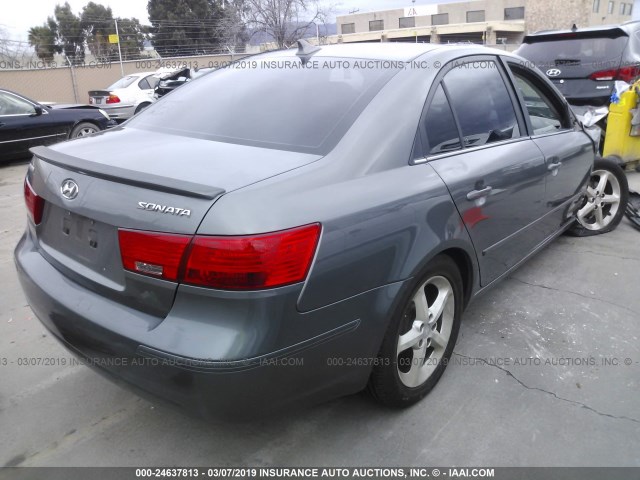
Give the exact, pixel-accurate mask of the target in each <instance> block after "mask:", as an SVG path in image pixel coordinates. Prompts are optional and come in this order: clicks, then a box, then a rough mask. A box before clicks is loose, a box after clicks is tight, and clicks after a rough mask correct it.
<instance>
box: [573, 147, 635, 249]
mask: <svg viewBox="0 0 640 480" xmlns="http://www.w3.org/2000/svg"><path fill="white" fill-rule="evenodd" d="M628 201H629V184H628V183H627V176H626V175H625V173H624V170H623V169H622V168H621V167H620V166H619V165H618V164H617V163H616V161H615V160H611V159H608V158H596V160H595V162H594V164H593V171H592V172H591V177H590V178H589V183H588V185H587V192H586V195H585V198H584V200H583V201H582V204H581V206H580V208H579V209H578V211H577V213H576V223H575V224H574V225H573V227H571V229H570V230H569V233H570V234H572V235H576V236H579V237H585V236H589V235H598V234H600V233H607V232H610V231H612V230H614V229H615V228H616V227H617V226H618V224H619V223H620V221H621V220H622V217H623V216H624V210H625V208H626V206H627V202H628Z"/></svg>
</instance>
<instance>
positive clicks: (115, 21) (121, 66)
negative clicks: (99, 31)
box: [113, 19, 124, 77]
mask: <svg viewBox="0 0 640 480" xmlns="http://www.w3.org/2000/svg"><path fill="white" fill-rule="evenodd" d="M113 23H115V24H116V37H118V56H119V57H120V73H122V76H123V77H124V66H123V65H122V50H121V49H120V33H119V32H118V20H116V19H114V20H113Z"/></svg>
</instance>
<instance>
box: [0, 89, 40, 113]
mask: <svg viewBox="0 0 640 480" xmlns="http://www.w3.org/2000/svg"><path fill="white" fill-rule="evenodd" d="M34 112H35V108H34V107H33V105H31V104H30V103H29V102H27V101H25V100H23V99H21V98H19V97H16V96H15V95H11V94H9V93H5V92H0V115H31V114H32V113H34Z"/></svg>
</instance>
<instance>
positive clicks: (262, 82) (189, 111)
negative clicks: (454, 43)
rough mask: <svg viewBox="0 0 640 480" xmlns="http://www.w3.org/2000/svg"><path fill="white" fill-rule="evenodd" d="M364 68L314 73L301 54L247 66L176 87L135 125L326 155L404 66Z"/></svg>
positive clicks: (327, 63) (324, 61)
mask: <svg viewBox="0 0 640 480" xmlns="http://www.w3.org/2000/svg"><path fill="white" fill-rule="evenodd" d="M313 61H314V60H311V61H310V62H313ZM309 65H312V66H313V65H314V64H313V63H309ZM360 65H361V64H357V63H356V61H354V60H348V59H343V58H330V57H323V58H320V59H318V60H317V65H315V66H313V68H310V67H307V68H304V67H303V66H302V65H301V61H300V59H299V58H298V57H295V56H294V57H290V56H286V57H285V56H282V57H262V58H259V59H258V58H256V59H249V60H244V61H240V62H238V63H237V64H234V65H233V66H232V67H229V68H223V69H219V70H217V71H214V72H211V73H210V74H207V75H205V76H203V77H201V78H199V79H198V80H197V81H193V82H189V83H188V84H186V85H185V86H184V87H181V88H179V89H176V90H175V91H173V92H172V94H171V95H168V96H167V97H166V98H163V100H162V102H158V103H157V104H154V105H152V106H151V107H149V108H147V109H145V110H144V111H143V112H142V113H141V114H140V115H136V116H135V117H134V118H132V119H131V120H130V122H129V125H130V126H131V127H135V128H144V129H149V130H154V131H162V132H165V133H171V134H174V135H182V136H189V137H194V138H201V139H207V140H215V141H221V142H227V143H238V144H242V145H250V146H257V147H265V148H274V149H280V150H290V151H298V152H306V153H318V154H324V153H327V152H328V151H330V150H331V149H332V148H333V146H335V144H337V142H338V141H339V140H340V139H341V138H342V136H343V135H344V134H345V133H346V131H347V130H348V128H349V127H350V126H351V124H352V123H353V122H354V121H355V119H356V118H357V117H358V116H359V115H360V113H361V112H362V110H363V109H364V108H365V107H366V106H367V104H368V103H369V102H370V101H371V100H372V99H373V97H374V96H375V95H376V94H377V93H378V92H379V91H380V89H381V88H382V86H383V85H384V84H385V83H386V82H387V81H388V80H389V79H390V78H391V77H392V76H393V75H394V74H395V73H397V72H398V71H399V68H400V67H398V69H394V68H383V67H387V65H381V66H380V67H379V68H378V67H376V66H374V67H372V68H362V66H360Z"/></svg>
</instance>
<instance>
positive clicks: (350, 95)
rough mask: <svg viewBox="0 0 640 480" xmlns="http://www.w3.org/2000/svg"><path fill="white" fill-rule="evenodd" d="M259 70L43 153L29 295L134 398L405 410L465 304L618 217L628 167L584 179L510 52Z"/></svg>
mask: <svg viewBox="0 0 640 480" xmlns="http://www.w3.org/2000/svg"><path fill="white" fill-rule="evenodd" d="M312 58H313V60H314V61H317V65H318V68H305V65H307V62H309V61H310V59H312ZM255 59H256V62H255V67H254V66H253V65H251V66H247V67H242V66H241V65H240V66H238V68H234V69H218V70H216V71H214V72H212V73H210V74H208V75H206V76H204V77H203V78H201V79H199V80H198V81H195V82H191V83H189V84H188V85H186V86H185V87H183V88H178V89H177V90H175V91H174V92H173V93H171V94H170V95H167V96H166V97H165V98H164V99H162V100H161V101H159V102H157V103H156V104H154V105H152V106H150V107H149V108H148V109H146V110H144V111H143V112H141V113H140V114H139V115H136V116H135V117H134V118H132V119H131V120H130V121H128V122H126V123H125V124H124V125H122V126H121V127H119V128H117V129H115V131H113V132H111V133H109V134H108V135H98V136H94V137H92V138H89V139H87V140H86V141H82V142H72V143H70V144H63V145H57V146H55V147H52V148H46V147H41V148H36V149H34V150H33V153H34V159H33V162H32V166H31V168H30V169H29V170H28V172H27V176H26V178H25V200H26V203H27V206H28V216H29V220H28V222H27V228H26V231H25V234H24V236H23V237H22V239H21V240H20V242H19V244H18V245H17V247H16V250H15V261H16V265H17V269H18V273H19V278H20V281H21V284H22V287H23V289H24V291H25V294H26V297H27V299H28V302H29V304H30V306H31V308H32V309H33V311H34V313H35V315H36V316H37V317H38V318H39V319H40V320H41V322H42V323H43V324H44V326H45V327H46V328H47V329H48V330H49V331H50V332H51V333H52V335H54V336H55V337H56V338H57V339H59V340H60V341H61V343H62V344H63V345H65V346H66V347H68V348H69V350H70V351H72V352H73V353H74V354H75V355H78V356H80V357H81V358H83V359H87V360H88V361H87V362H86V364H87V365H88V366H91V367H94V368H96V369H98V370H101V371H102V372H105V373H107V374H108V376H109V377H110V378H112V379H120V380H122V381H123V383H124V384H126V385H128V386H129V387H130V388H132V389H134V390H136V391H138V392H141V393H142V394H143V395H149V394H151V395H155V396H158V397H161V398H164V399H165V400H167V401H168V402H169V403H171V404H173V405H175V406H181V407H183V408H185V409H187V410H188V411H190V412H192V413H194V414H202V415H205V416H207V415H208V416H211V417H224V416H226V415H235V416H239V417H242V418H246V417H247V416H248V415H256V414H258V413H260V414H268V413H270V412H272V411H274V410H280V411H282V410H287V409H291V408H297V407H300V406H301V405H304V404H308V403H316V402H319V401H322V400H327V399H331V398H335V397H338V396H341V395H347V394H352V393H355V392H358V391H361V390H363V389H365V388H367V387H368V388H369V390H370V391H371V392H372V393H373V394H374V396H375V397H376V398H377V399H378V400H379V401H380V402H381V403H383V404H385V405H389V406H393V407H407V406H409V405H411V404H414V403H415V402H417V401H419V400H420V399H421V398H423V397H424V396H425V395H426V394H427V393H428V392H429V391H430V390H431V389H433V388H434V386H435V385H436V384H437V382H438V379H439V378H440V377H441V376H442V374H443V372H444V370H445V368H446V365H447V363H448V360H449V359H450V358H451V356H452V354H453V349H454V345H455V343H456V338H457V335H458V331H459V328H460V322H461V318H462V312H463V310H464V309H465V308H466V307H467V305H468V304H469V302H470V301H471V300H472V299H474V298H476V297H477V296H479V295H480V294H481V293H482V292H484V291H485V290H487V289H489V288H490V287H492V286H493V285H496V284H497V283H498V282H499V281H500V280H501V279H504V278H507V277H508V276H509V275H510V274H511V272H512V271H514V270H515V269H516V268H517V267H518V266H520V265H521V264H523V263H524V262H525V261H526V260H527V259H528V258H530V257H531V256H533V255H534V254H535V253H536V252H538V251H539V250H540V249H542V248H543V247H544V246H545V245H547V244H548V243H549V242H550V241H551V240H553V239H554V238H556V237H557V236H558V235H560V234H561V233H563V232H565V231H567V230H568V229H571V228H573V226H574V225H575V224H576V220H579V219H580V218H582V219H592V220H591V223H588V222H586V225H587V227H588V228H592V229H593V230H594V231H595V230H599V231H603V230H606V229H607V228H610V227H611V226H612V225H613V224H614V223H615V222H616V221H618V222H619V221H620V217H621V215H623V213H622V212H621V210H624V206H623V204H622V195H623V193H624V188H621V183H620V182H621V181H619V178H624V173H623V172H621V171H619V172H618V173H619V174H620V175H622V177H617V176H615V177H614V176H610V175H609V174H608V173H606V172H604V173H600V174H599V176H598V178H597V181H595V179H593V180H594V181H593V182H591V180H592V179H591V178H590V177H591V173H592V169H594V145H593V142H592V140H591V138H590V137H589V136H588V135H587V134H586V133H585V131H584V129H583V128H582V126H581V125H580V124H579V123H578V122H577V121H576V118H575V116H574V115H573V113H572V112H571V110H570V109H569V107H568V104H567V102H566V100H565V99H564V98H563V97H562V96H561V95H560V94H559V93H558V91H557V90H556V89H555V88H554V87H553V85H552V84H551V83H550V82H549V81H548V80H547V79H546V78H545V77H544V76H543V75H541V74H540V73H539V72H538V71H537V70H536V69H532V68H529V67H528V66H527V65H526V62H524V61H523V59H522V58H521V57H517V56H514V55H511V54H508V53H505V52H504V51H502V50H494V49H488V48H485V47H481V46H473V45H453V46H443V45H435V44H402V45H401V44H348V45H347V44H345V45H333V46H326V47H322V48H320V47H314V46H311V45H309V44H308V43H306V42H304V41H300V42H299V49H298V51H297V52H296V51H295V50H283V51H277V52H270V53H266V54H261V55H260V56H256V57H255ZM273 62H283V63H285V62H286V63H288V64H291V65H294V66H295V67H296V68H272V67H270V64H272V63H273ZM426 63H429V64H431V65H433V64H438V65H441V68H438V69H424V68H410V65H412V64H417V65H421V64H426ZM332 65H340V68H335V67H332ZM362 65H370V67H363V66H362ZM523 89H527V90H528V93H526V96H527V97H530V98H533V99H534V100H535V102H534V104H535V105H536V108H535V109H530V108H529V106H528V103H527V102H526V101H525V99H524V97H525V92H523ZM480 91H481V94H479V93H478V92H480ZM613 167H614V168H618V167H617V166H616V165H613ZM599 170H600V167H598V168H596V171H595V172H594V173H596V174H598V173H597V172H598V171H599ZM583 221H584V220H583ZM134 359H135V361H134ZM116 360H118V361H116Z"/></svg>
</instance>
